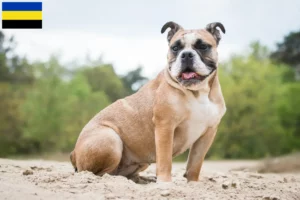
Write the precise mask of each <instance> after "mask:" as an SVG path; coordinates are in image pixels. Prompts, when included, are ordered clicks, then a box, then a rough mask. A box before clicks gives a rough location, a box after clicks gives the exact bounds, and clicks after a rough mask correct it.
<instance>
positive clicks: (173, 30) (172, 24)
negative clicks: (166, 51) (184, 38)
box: [161, 22, 183, 42]
mask: <svg viewBox="0 0 300 200" xmlns="http://www.w3.org/2000/svg"><path fill="white" fill-rule="evenodd" d="M167 28H171V30H170V31H169V33H168V37H167V39H168V42H170V41H171V39H172V37H173V36H174V35H175V33H176V32H177V31H179V30H180V29H183V28H182V27H181V26H180V25H179V24H176V23H175V22H167V23H166V24H165V25H164V26H163V27H162V28H161V33H164V32H165V31H166V30H167Z"/></svg>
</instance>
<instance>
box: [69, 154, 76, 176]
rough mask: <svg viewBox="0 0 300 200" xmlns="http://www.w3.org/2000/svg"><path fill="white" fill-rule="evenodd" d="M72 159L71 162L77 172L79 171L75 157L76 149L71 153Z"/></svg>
mask: <svg viewBox="0 0 300 200" xmlns="http://www.w3.org/2000/svg"><path fill="white" fill-rule="evenodd" d="M70 161H71V163H72V166H73V167H74V169H75V172H77V167H76V159H75V154H74V151H72V152H71V153H70Z"/></svg>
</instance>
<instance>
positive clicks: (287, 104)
mask: <svg viewBox="0 0 300 200" xmlns="http://www.w3.org/2000/svg"><path fill="white" fill-rule="evenodd" d="M14 47H15V43H14V40H13V38H9V39H6V38H5V36H4V35H3V33H2V32H0V138H1V139H0V156H1V157H4V156H10V155H20V154H22V155H23V154H37V153H45V152H70V151H71V150H72V148H73V147H74V144H75V142H76V139H77V137H78V134H79V133H80V131H81V129H82V128H83V126H84V125H85V124H86V123H87V122H88V121H89V120H90V119H91V118H92V117H93V116H94V115H95V114H96V113H97V112H99V111H100V110H101V109H103V108H104V107H106V106H107V105H109V104H110V103H112V102H114V101H115V100H117V99H119V98H122V97H124V96H126V95H130V94H132V93H133V92H135V91H136V90H137V89H138V88H139V87H140V86H141V85H143V84H144V83H145V82H146V81H147V80H148V79H147V78H146V77H144V76H142V67H140V66H139V67H138V68H136V69H135V70H133V71H130V72H128V73H127V74H126V75H124V76H119V75H117V74H116V73H115V71H114V68H113V66H112V65H111V64H107V63H102V62H93V63H90V64H86V65H84V66H81V67H76V68H74V69H73V70H70V69H69V68H67V67H65V66H62V65H61V64H60V63H59V60H58V59H57V58H56V57H52V58H50V59H49V61H47V62H35V63H28V62H27V60H26V59H25V58H20V57H18V56H17V55H15V54H14ZM272 55H273V54H272ZM299 59H300V58H299ZM281 62H282V63H285V62H284V61H281V60H278V57H276V59H273V58H270V52H269V51H268V49H267V48H266V47H264V46H262V45H260V44H259V43H258V42H256V43H253V44H251V45H250V48H249V52H248V53H246V54H240V55H233V56H232V57H231V58H230V59H228V61H226V62H224V63H221V64H220V66H219V76H220V81H221V85H222V90H223V94H224V97H225V100H226V105H227V113H226V115H225V116H224V118H223V120H222V122H221V125H220V127H219V131H218V134H217V137H216V140H215V142H214V143H213V146H212V148H211V149H210V151H209V153H208V156H209V157H210V158H259V157H265V156H273V155H280V154H285V153H289V152H293V151H297V150H300V106H299V103H300V82H299V81H296V79H295V76H291V74H292V75H293V74H294V73H295V70H294V69H293V67H290V66H289V65H287V64H288V63H285V64H281ZM186 155H187V154H184V156H183V157H185V156H186Z"/></svg>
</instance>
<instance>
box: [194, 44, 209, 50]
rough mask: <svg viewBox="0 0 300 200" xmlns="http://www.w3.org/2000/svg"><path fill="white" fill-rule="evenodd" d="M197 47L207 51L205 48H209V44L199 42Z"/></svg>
mask: <svg viewBox="0 0 300 200" xmlns="http://www.w3.org/2000/svg"><path fill="white" fill-rule="evenodd" d="M196 48H197V49H200V50H202V51H205V50H207V49H208V45H206V44H199V45H196Z"/></svg>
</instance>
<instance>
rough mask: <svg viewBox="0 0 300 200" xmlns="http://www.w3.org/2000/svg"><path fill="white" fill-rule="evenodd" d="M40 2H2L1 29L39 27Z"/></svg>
mask: <svg viewBox="0 0 300 200" xmlns="http://www.w3.org/2000/svg"><path fill="white" fill-rule="evenodd" d="M42 19H43V15H42V2H2V28H3V29H41V28H42Z"/></svg>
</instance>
